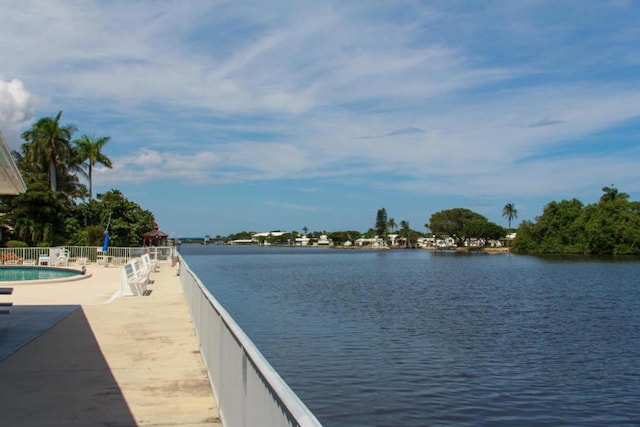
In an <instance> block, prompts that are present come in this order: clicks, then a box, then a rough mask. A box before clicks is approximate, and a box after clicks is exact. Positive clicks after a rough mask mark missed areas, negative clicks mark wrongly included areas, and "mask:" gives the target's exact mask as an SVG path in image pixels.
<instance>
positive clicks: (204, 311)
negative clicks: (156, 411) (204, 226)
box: [178, 254, 321, 427]
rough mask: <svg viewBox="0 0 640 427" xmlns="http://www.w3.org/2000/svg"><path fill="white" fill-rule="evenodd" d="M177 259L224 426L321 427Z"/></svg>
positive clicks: (194, 276) (220, 307)
mask: <svg viewBox="0 0 640 427" xmlns="http://www.w3.org/2000/svg"><path fill="white" fill-rule="evenodd" d="M178 257H179V261H180V266H179V268H180V269H179V274H180V278H181V281H182V286H183V287H184V291H185V295H186V297H187V302H188V304H189V309H190V310H191V316H192V317H193V323H194V326H195V329H196V333H197V335H198V337H199V340H200V347H201V350H200V351H201V353H202V357H203V359H204V362H205V365H206V367H207V370H208V372H209V381H210V382H211V387H212V388H213V392H214V393H215V396H216V399H217V401H218V408H219V410H220V416H221V418H222V422H223V424H224V425H225V426H226V427H237V426H239V427H244V426H268V427H279V426H305V427H306V426H320V425H321V424H320V422H319V421H318V419H317V418H316V417H315V416H314V415H313V413H312V412H311V411H310V410H309V409H308V408H307V407H306V406H305V405H304V403H302V401H301V400H300V399H299V398H298V396H297V395H296V394H295V393H294V392H293V391H292V390H291V388H289V386H288V385H287V384H286V383H285V382H284V380H283V379H282V378H281V377H280V375H278V373H277V372H276V371H275V369H273V367H272V366H271V365H270V364H269V362H267V360H266V359H265V358H264V356H263V355H262V353H260V351H259V350H258V348H257V347H256V346H255V345H254V344H253V342H252V341H251V340H250V339H249V337H248V336H247V335H246V334H245V333H244V331H242V329H240V327H239V326H238V324H237V323H236V322H235V321H234V320H233V319H232V318H231V316H230V315H229V313H227V311H226V310H225V309H224V308H223V307H222V305H220V303H219V302H218V301H217V300H216V299H215V298H214V297H213V295H212V294H211V293H210V292H209V291H208V290H207V288H206V287H205V286H204V285H203V284H202V282H201V281H200V279H199V278H198V276H196V275H195V273H193V271H191V269H190V268H189V266H188V265H187V263H186V262H185V261H184V259H183V258H182V256H181V255H179V254H178Z"/></svg>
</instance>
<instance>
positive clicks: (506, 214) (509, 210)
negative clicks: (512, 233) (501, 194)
mask: <svg viewBox="0 0 640 427" xmlns="http://www.w3.org/2000/svg"><path fill="white" fill-rule="evenodd" d="M502 217H503V218H505V219H506V220H507V222H508V223H509V230H511V221H513V220H514V219H517V218H518V210H517V209H516V205H514V204H513V203H507V204H506V205H504V208H502Z"/></svg>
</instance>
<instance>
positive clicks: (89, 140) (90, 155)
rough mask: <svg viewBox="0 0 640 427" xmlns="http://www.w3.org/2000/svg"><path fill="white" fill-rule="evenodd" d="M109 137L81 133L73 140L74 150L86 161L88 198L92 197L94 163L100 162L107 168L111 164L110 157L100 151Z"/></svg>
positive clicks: (82, 160)
mask: <svg viewBox="0 0 640 427" xmlns="http://www.w3.org/2000/svg"><path fill="white" fill-rule="evenodd" d="M110 139H111V137H109V136H101V137H99V138H96V137H92V136H89V135H82V136H81V137H80V138H79V139H76V140H75V141H74V143H75V145H76V152H77V154H78V156H79V160H80V161H81V162H87V175H88V178H89V199H90V200H91V199H93V168H94V166H95V165H96V164H98V163H99V164H101V165H103V166H105V167H107V168H109V169H111V168H112V167H113V166H112V165H111V159H109V158H108V157H107V156H105V155H104V154H103V153H102V149H103V148H104V146H105V145H106V144H107V142H109V140H110Z"/></svg>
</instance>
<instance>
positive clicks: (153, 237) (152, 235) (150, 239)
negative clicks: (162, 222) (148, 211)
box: [142, 224, 169, 246]
mask: <svg viewBox="0 0 640 427" xmlns="http://www.w3.org/2000/svg"><path fill="white" fill-rule="evenodd" d="M168 237H169V235H168V234H167V233H165V232H164V231H160V230H159V229H158V224H156V225H155V226H154V227H153V230H151V231H148V232H146V233H144V234H143V235H142V246H167V238H168Z"/></svg>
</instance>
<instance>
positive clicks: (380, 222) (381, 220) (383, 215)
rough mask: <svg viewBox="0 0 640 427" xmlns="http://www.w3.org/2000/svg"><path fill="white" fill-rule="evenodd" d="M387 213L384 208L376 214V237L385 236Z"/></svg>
mask: <svg viewBox="0 0 640 427" xmlns="http://www.w3.org/2000/svg"><path fill="white" fill-rule="evenodd" d="M387 223H388V222H387V211H386V209H385V208H381V209H378V213H377V214H376V227H375V229H376V232H377V233H378V236H384V235H385V234H387Z"/></svg>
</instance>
